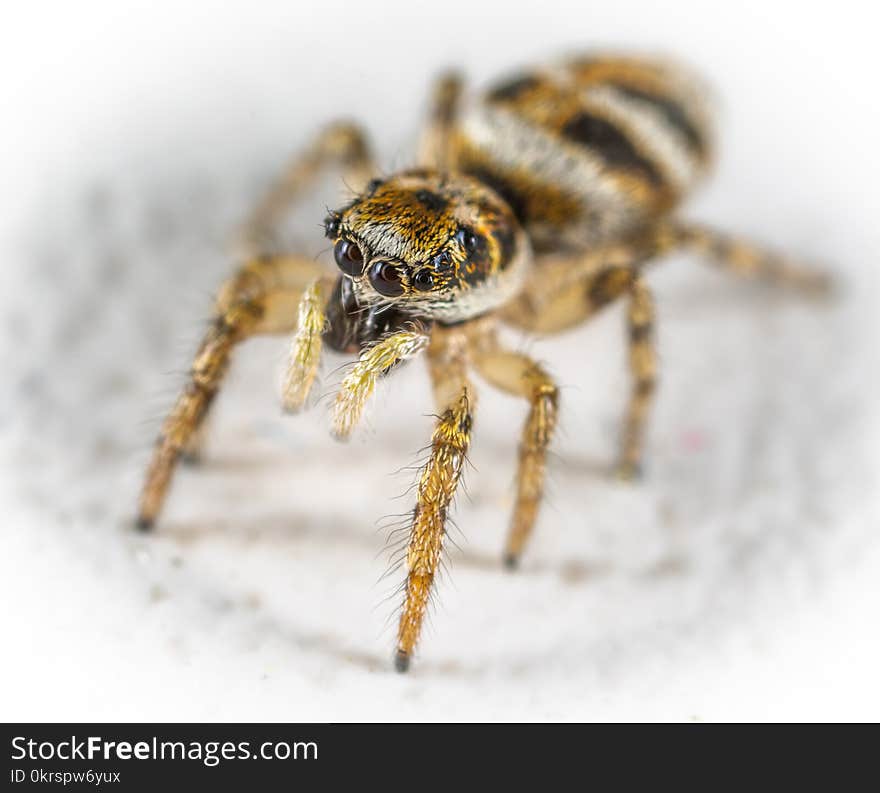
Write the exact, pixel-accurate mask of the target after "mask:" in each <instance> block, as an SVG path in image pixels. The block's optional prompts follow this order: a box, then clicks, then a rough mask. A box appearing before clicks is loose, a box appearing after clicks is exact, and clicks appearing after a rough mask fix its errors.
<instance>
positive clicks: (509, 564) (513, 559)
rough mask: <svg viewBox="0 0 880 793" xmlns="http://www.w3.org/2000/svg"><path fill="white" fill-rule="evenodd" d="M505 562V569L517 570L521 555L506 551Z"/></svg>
mask: <svg viewBox="0 0 880 793" xmlns="http://www.w3.org/2000/svg"><path fill="white" fill-rule="evenodd" d="M503 564H504V569H505V570H516V569H517V568H518V567H519V556H517V555H516V554H514V553H506V554H504V560H503Z"/></svg>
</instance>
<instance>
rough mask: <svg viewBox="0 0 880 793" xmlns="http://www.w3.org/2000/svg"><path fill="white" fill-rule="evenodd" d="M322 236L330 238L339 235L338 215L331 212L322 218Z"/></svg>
mask: <svg viewBox="0 0 880 793" xmlns="http://www.w3.org/2000/svg"><path fill="white" fill-rule="evenodd" d="M324 236H325V237H327V238H328V239H331V240H335V239H336V237H338V236H339V216H338V215H336V214H335V213H333V212H331V213H330V214H329V215H327V217H326V218H324Z"/></svg>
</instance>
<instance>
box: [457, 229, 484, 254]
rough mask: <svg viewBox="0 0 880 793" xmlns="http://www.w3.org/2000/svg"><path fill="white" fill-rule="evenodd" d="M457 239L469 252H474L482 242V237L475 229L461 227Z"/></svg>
mask: <svg viewBox="0 0 880 793" xmlns="http://www.w3.org/2000/svg"><path fill="white" fill-rule="evenodd" d="M455 241H456V242H457V243H458V244H459V245H461V247H462V248H464V249H465V251H466V252H467V253H473V252H474V251H475V250H476V249H477V246H478V245H479V244H480V238H479V237H478V236H477V235H476V234H474V232H473V231H471V230H470V229H466V228H460V229H459V230H458V232H457V233H456V235H455Z"/></svg>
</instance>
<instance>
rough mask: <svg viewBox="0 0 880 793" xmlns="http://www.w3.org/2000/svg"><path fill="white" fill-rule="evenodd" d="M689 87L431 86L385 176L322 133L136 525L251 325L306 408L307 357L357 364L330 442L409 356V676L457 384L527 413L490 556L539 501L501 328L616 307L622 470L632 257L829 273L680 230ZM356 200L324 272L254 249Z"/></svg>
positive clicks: (456, 469)
mask: <svg viewBox="0 0 880 793" xmlns="http://www.w3.org/2000/svg"><path fill="white" fill-rule="evenodd" d="M709 119H710V114H709V110H708V108H707V105H706V102H705V96H704V92H703V89H702V88H701V86H700V84H699V82H698V81H697V80H695V79H694V78H693V77H692V76H691V75H690V74H689V73H688V72H687V71H685V70H684V69H682V68H681V67H680V66H678V65H675V64H674V63H671V62H667V61H662V60H659V59H658V60H650V59H644V58H627V57H617V56H595V57H587V58H580V59H574V60H569V61H565V62H562V63H557V64H555V65H553V66H550V67H547V68H542V69H534V70H531V71H523V72H521V73H519V74H517V75H514V76H513V77H511V78H510V79H508V80H505V81H503V82H501V83H499V84H497V85H496V86H495V87H494V88H492V89H491V90H489V91H488V92H487V93H486V94H484V95H483V96H480V97H476V98H470V99H467V98H466V97H465V96H464V92H463V84H462V81H461V79H460V78H459V77H458V76H457V75H447V76H445V77H443V78H442V79H441V80H440V81H439V82H438V84H437V87H436V90H435V92H434V95H433V107H432V112H431V115H430V117H429V123H428V126H427V129H426V131H425V134H424V137H423V141H422V148H421V156H420V160H421V162H419V163H418V165H417V167H415V168H413V169H410V170H405V171H403V172H400V173H397V174H394V175H392V176H390V177H387V178H384V179H378V178H375V176H374V175H375V172H376V169H375V167H374V163H373V161H372V158H371V156H370V152H369V147H368V145H367V142H366V138H365V137H364V135H363V134H362V133H361V132H360V130H359V129H358V128H357V127H355V126H353V125H351V124H337V125H335V126H332V127H330V128H328V129H327V130H325V131H324V133H322V134H321V135H320V136H319V137H318V138H317V139H316V141H315V143H314V144H313V145H312V146H311V147H310V148H309V149H307V150H306V151H305V152H304V153H303V154H301V155H300V156H299V157H298V158H297V159H296V160H295V161H294V162H293V163H292V164H291V166H290V167H289V168H288V170H287V171H286V173H285V175H284V177H283V178H282V179H281V180H280V181H279V182H278V184H277V185H276V186H275V187H274V188H273V189H272V190H271V191H270V192H269V194H268V195H267V196H266V198H265V199H264V201H263V202H262V203H261V204H260V205H259V206H258V208H257V210H256V211H255V213H254V215H253V217H252V219H251V222H250V223H249V224H248V225H247V227H246V229H245V233H244V236H243V242H244V244H245V246H246V247H245V250H246V252H247V258H246V262H245V264H244V265H243V266H242V267H241V268H240V270H239V271H238V273H237V274H236V275H235V276H234V277H233V278H232V279H230V281H229V282H227V284H225V285H224V287H223V289H222V290H221V292H220V296H219V298H218V301H217V306H216V319H215V321H214V323H213V325H212V327H211V328H210V330H209V331H208V333H207V335H206V337H205V340H204V341H203V343H202V346H201V347H200V349H199V352H198V354H197V355H196V358H195V361H194V363H193V366H192V369H191V374H190V378H189V382H188V383H187V385H186V386H185V388H184V390H183V392H182V393H181V395H180V397H179V398H178V400H177V403H176V404H175V406H174V408H173V409H172V411H171V413H170V414H169V416H168V418H167V420H166V422H165V425H164V427H163V430H162V434H161V435H160V437H159V440H158V441H157V444H156V449H155V452H154V455H153V460H152V462H151V464H150V467H149V469H148V472H147V477H146V481H145V483H144V487H143V491H142V495H141V501H140V512H139V519H138V524H139V526H140V527H141V528H142V529H148V528H150V527H151V526H152V525H153V523H154V521H155V520H156V518H157V516H158V514H159V512H160V510H161V507H162V504H163V502H164V500H165V496H166V493H167V489H168V486H169V484H170V481H171V477H172V475H173V472H174V468H175V466H176V464H177V462H178V460H179V459H181V458H182V457H186V456H188V455H192V454H195V453H196V452H197V447H198V444H199V442H200V438H201V429H202V426H203V423H204V420H205V417H206V415H207V413H208V410H209V408H210V404H211V401H212V399H213V397H214V395H215V394H216V392H217V390H218V389H219V388H220V385H221V381H222V378H223V375H224V373H225V371H226V367H227V363H228V361H229V357H230V355H231V353H232V350H233V347H234V346H235V345H237V344H238V343H239V342H241V341H243V340H244V339H246V338H249V337H251V336H254V335H256V334H264V333H290V334H292V335H293V341H292V346H291V353H290V364H289V367H288V371H287V374H286V378H285V382H284V390H283V397H282V399H283V404H284V406H285V408H286V409H287V410H289V411H297V410H299V409H301V408H302V407H303V405H304V404H305V402H306V398H307V396H308V393H309V389H310V387H311V385H312V383H313V381H314V379H315V376H316V373H317V371H318V367H319V363H320V359H321V353H322V348H323V345H325V344H326V345H328V346H329V347H330V348H332V349H334V350H338V351H343V352H348V353H351V354H355V355H357V361H356V363H355V364H354V366H353V367H352V368H351V369H350V371H349V373H348V375H347V376H346V377H345V379H344V380H343V382H342V385H341V387H340V390H339V393H338V394H337V398H336V401H335V404H334V406H333V431H334V434H335V435H336V436H337V437H340V438H345V437H346V436H348V435H349V434H350V433H351V432H352V431H353V429H354V428H355V426H356V425H357V423H358V420H359V418H360V416H361V414H362V411H363V409H364V407H365V405H366V403H367V401H368V399H369V397H370V395H371V393H372V392H373V389H374V388H375V385H376V382H377V380H378V378H379V377H382V376H385V375H386V374H388V373H389V372H390V371H391V370H392V369H394V367H396V366H397V365H398V364H400V363H402V362H404V361H406V360H408V359H410V358H413V357H415V356H418V355H420V354H422V353H424V354H425V357H426V360H427V364H428V369H429V372H430V376H431V380H432V384H433V391H434V401H435V412H436V414H437V416H438V418H437V424H436V428H435V430H434V433H433V436H432V438H431V443H430V453H429V457H428V460H427V462H426V463H425V464H424V467H423V468H422V470H421V473H420V476H419V478H418V483H417V492H416V505H415V507H414V509H413V512H412V518H411V524H410V538H409V546H408V551H407V554H406V567H407V577H406V581H405V584H404V604H403V611H402V614H401V618H400V625H399V630H398V639H397V650H396V667H397V669H398V670H401V671H403V670H405V669H406V668H408V666H409V663H410V659H411V657H412V655H413V653H414V651H415V649H416V646H417V643H418V640H419V635H420V633H421V628H422V623H423V620H424V616H425V612H426V609H427V606H428V602H429V598H430V594H431V591H432V587H433V583H434V577H435V575H436V572H437V568H438V565H439V560H440V556H441V553H442V548H443V541H444V537H445V533H446V523H447V514H448V511H449V509H450V507H451V504H452V501H453V498H454V496H455V491H456V488H457V486H458V484H459V481H460V479H461V475H462V470H463V464H464V461H465V457H466V454H467V451H468V447H469V445H470V442H471V436H472V430H473V426H474V414H475V408H476V389H475V388H474V385H473V383H472V382H471V380H470V379H469V373H470V372H471V371H475V372H477V373H478V374H479V375H480V376H481V377H482V378H483V379H484V380H485V381H487V382H488V383H490V384H491V385H493V386H495V387H497V388H500V389H502V390H504V391H506V392H508V393H511V394H515V395H518V396H520V397H522V398H523V399H524V400H525V401H526V402H527V403H528V406H529V407H528V415H527V418H526V422H525V426H524V428H523V431H522V436H521V441H520V445H519V455H518V468H517V474H516V488H517V497H516V504H515V508H514V514H513V516H512V520H511V528H510V533H509V536H508V541H507V548H506V552H505V561H506V564H507V565H508V566H509V567H515V566H516V564H517V562H518V560H519V558H520V556H521V554H522V552H523V550H524V548H525V546H526V543H527V541H528V538H529V535H530V534H531V531H532V528H533V526H534V524H535V521H536V519H537V515H538V509H539V505H540V501H541V496H542V491H543V486H544V472H545V465H546V455H547V450H548V447H549V446H550V444H551V442H552V438H553V432H554V429H555V427H556V423H557V414H558V410H559V394H558V390H557V387H556V385H555V384H554V382H553V380H552V378H551V377H550V376H549V374H548V373H547V372H546V371H545V370H544V369H543V368H542V367H541V366H540V365H539V364H537V363H536V362H534V361H532V360H530V359H529V358H528V357H527V356H525V355H523V354H520V353H518V352H514V351H511V350H508V349H505V348H504V346H503V345H502V344H501V342H500V341H499V339H498V336H497V333H496V328H497V326H498V325H499V324H501V323H504V324H507V325H512V326H515V327H517V328H521V329H523V330H525V331H529V332H533V333H541V334H547V333H555V332H559V331H561V330H564V329H567V328H571V327H574V326H576V325H578V324H580V323H582V322H584V321H585V320H587V319H589V318H590V317H591V316H592V315H593V314H594V313H595V312H596V311H598V310H600V309H602V308H603V307H605V306H607V305H609V304H611V303H612V302H614V301H616V300H618V299H624V300H625V301H626V302H627V311H626V318H627V334H628V340H629V363H630V369H631V372H632V376H633V387H632V393H631V396H630V399H629V404H628V406H627V409H626V413H625V420H624V427H623V432H622V439H621V456H620V460H619V465H618V472H619V474H620V475H621V476H622V477H624V478H633V477H634V476H635V475H636V474H637V473H638V471H639V467H640V463H641V457H642V447H643V435H644V427H645V421H646V418H647V415H648V412H649V410H650V406H651V400H652V398H653V395H654V392H655V388H656V383H657V359H656V355H655V351H654V341H653V339H654V305H653V300H652V297H651V292H650V288H649V286H648V284H647V281H646V277H645V266H646V265H647V264H648V263H649V262H651V261H652V260H654V259H656V258H658V257H659V256H661V255H663V254H665V253H669V252H672V251H676V250H691V251H694V252H697V253H699V254H701V255H703V256H706V257H708V258H709V259H711V260H713V261H714V262H715V263H716V264H718V265H720V266H721V267H724V268H726V269H729V270H730V271H732V272H735V273H739V274H742V275H745V276H750V277H756V278H763V279H765V280H768V281H773V282H777V283H781V284H788V285H791V286H793V287H797V288H799V289H801V290H803V291H805V292H821V291H822V290H823V289H825V287H826V286H827V283H826V279H825V278H824V277H823V276H822V275H821V274H819V273H816V272H811V271H809V270H805V269H803V268H800V267H799V266H798V265H797V264H792V263H790V262H789V261H787V260H786V259H783V258H780V257H778V256H774V255H771V254H769V253H767V252H765V251H763V250H761V249H760V248H757V247H755V246H753V245H751V244H750V243H748V242H744V241H739V240H735V239H731V238H729V237H727V236H726V235H722V234H719V233H716V232H714V231H712V230H710V229H706V228H704V227H701V226H696V225H692V224H689V223H687V222H685V221H682V220H680V219H678V217H677V216H676V214H675V211H676V209H677V207H678V205H679V204H680V203H681V201H682V199H683V198H685V197H686V196H687V195H688V193H689V192H690V190H691V189H692V188H693V186H694V185H695V184H696V183H697V182H698V181H699V180H700V179H701V178H702V177H703V175H704V174H705V172H706V169H707V167H708V165H709V162H710V155H711V150H712V135H711V132H710V128H709ZM329 165H336V166H339V167H342V168H343V169H344V171H345V173H346V182H347V184H349V185H352V186H356V187H357V195H356V197H355V198H354V200H352V201H350V202H349V203H348V204H346V205H345V206H343V207H340V208H339V209H338V210H336V211H334V212H331V213H330V214H329V215H328V217H327V218H326V220H325V232H326V235H327V237H329V238H330V239H331V240H332V241H333V243H334V254H335V258H336V262H337V265H338V266H339V269H340V271H341V274H338V275H336V276H335V277H334V276H332V275H331V274H330V273H328V272H326V271H325V270H324V269H323V268H322V267H320V266H319V265H317V264H315V263H314V262H312V261H310V260H308V259H306V258H304V257H301V256H296V255H279V254H274V253H266V251H271V250H272V232H273V229H274V227H275V225H276V224H277V221H278V220H279V218H280V217H281V216H282V215H283V213H284V211H285V210H286V209H287V208H288V207H289V206H290V204H291V202H292V201H293V200H294V199H295V198H296V197H297V196H298V195H300V194H301V193H302V191H303V190H304V189H305V188H306V187H308V186H309V185H310V184H311V183H312V182H313V180H314V179H315V177H316V176H317V174H318V173H319V172H320V171H321V170H322V169H323V168H324V167H326V166H329Z"/></svg>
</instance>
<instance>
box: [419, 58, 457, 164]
mask: <svg viewBox="0 0 880 793" xmlns="http://www.w3.org/2000/svg"><path fill="white" fill-rule="evenodd" d="M463 88H464V82H463V79H462V76H461V75H460V74H459V73H458V72H447V73H446V74H443V75H441V76H440V77H439V78H438V79H437V81H436V83H435V84H434V88H433V91H432V95H431V107H430V111H429V113H428V122H427V125H426V127H425V131H424V132H423V134H422V140H421V143H420V146H419V162H420V163H422V164H423V165H426V166H430V167H432V168H436V169H438V170H440V171H446V170H449V169H450V168H453V167H454V165H455V159H456V158H455V127H456V124H457V123H458V111H459V105H460V103H461V94H462V91H463Z"/></svg>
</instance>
